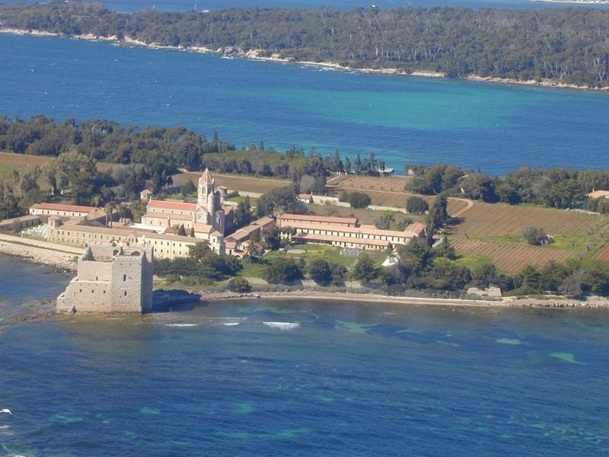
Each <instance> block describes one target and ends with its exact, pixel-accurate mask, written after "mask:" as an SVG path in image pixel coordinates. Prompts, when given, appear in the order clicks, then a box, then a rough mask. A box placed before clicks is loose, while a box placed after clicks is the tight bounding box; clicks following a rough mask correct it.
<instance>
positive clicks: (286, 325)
mask: <svg viewBox="0 0 609 457" xmlns="http://www.w3.org/2000/svg"><path fill="white" fill-rule="evenodd" d="M263 324H264V325H266V326H267V327H271V328H278V329H279V330H292V329H295V328H298V327H300V324H299V323H296V322H263Z"/></svg>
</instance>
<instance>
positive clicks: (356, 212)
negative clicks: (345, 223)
mask: <svg viewBox="0 0 609 457" xmlns="http://www.w3.org/2000/svg"><path fill="white" fill-rule="evenodd" d="M309 209H310V211H311V213H312V214H315V215H316V216H335V217H357V219H358V220H359V222H360V224H369V225H373V224H374V221H376V220H377V219H379V218H380V217H381V216H382V215H383V214H392V215H393V218H394V220H395V221H396V222H397V221H402V220H404V221H405V220H408V219H410V220H412V221H413V222H422V221H424V220H425V216H419V215H415V214H404V213H400V212H397V211H373V210H371V209H353V208H347V207H343V206H333V205H309Z"/></svg>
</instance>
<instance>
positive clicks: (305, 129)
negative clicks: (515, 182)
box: [0, 34, 609, 174]
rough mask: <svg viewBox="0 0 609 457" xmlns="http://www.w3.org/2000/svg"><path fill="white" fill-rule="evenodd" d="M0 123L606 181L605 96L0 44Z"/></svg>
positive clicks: (35, 42) (7, 39)
mask: <svg viewBox="0 0 609 457" xmlns="http://www.w3.org/2000/svg"><path fill="white" fill-rule="evenodd" d="M0 55H2V56H3V65H2V66H0V78H1V80H2V85H1V86H0V112H4V113H7V114H9V115H19V116H21V117H29V116H32V115H35V114H45V115H47V116H50V117H54V118H55V119H56V120H58V121H61V120H64V119H66V118H69V117H74V118H76V119H77V120H84V119H92V118H103V119H113V120H116V121H118V122H121V123H124V124H137V125H140V126H143V125H157V126H177V125H184V126H186V127H188V128H191V129H194V130H196V131H198V132H200V133H204V134H207V135H211V133H212V132H213V131H214V130H216V131H218V133H219V134H220V136H221V137H222V138H225V139H227V140H228V141H230V142H232V143H234V144H236V145H237V146H242V145H249V144H257V143H258V142H259V141H261V140H262V141H264V142H265V144H266V146H267V147H268V146H272V147H275V148H278V149H280V150H285V149H287V148H290V147H292V146H299V147H304V148H305V149H306V150H308V149H309V148H310V147H316V148H317V150H318V151H319V152H321V153H323V154H330V153H332V152H333V151H334V150H336V149H337V150H339V151H340V152H341V153H342V155H343V156H349V157H350V158H351V160H353V159H354V158H355V155H356V154H361V155H362V156H368V155H369V154H370V153H375V154H376V156H377V157H381V158H383V159H385V160H386V162H387V165H388V166H391V167H394V168H396V170H397V171H398V172H400V173H401V172H403V170H404V166H405V165H406V164H413V163H425V164H432V163H437V162H449V163H455V164H458V165H462V166H464V167H467V168H472V169H481V170H482V171H484V172H486V173H491V174H504V173H506V172H508V171H510V170H513V169H515V168H517V167H518V166H520V165H531V166H541V167H552V166H564V167H570V168H607V167H608V166H609V156H608V155H607V153H606V151H607V148H606V145H607V143H608V140H609V94H606V93H590V92H584V91H574V90H557V89H545V90H542V89H538V88H527V87H517V86H508V85H500V84H488V83H473V82H464V81H445V80H435V79H422V78H409V77H399V76H381V75H369V74H356V73H350V72H344V71H327V70H322V69H320V68H317V67H311V66H303V65H298V64H281V63H270V62H256V61H248V60H244V59H232V60H231V59H222V58H218V57H216V56H212V55H203V54H195V53H189V52H178V51H159V50H150V49H143V48H138V47H120V46H114V45H112V44H109V43H96V42H87V41H77V40H69V39H65V38H41V37H24V36H15V35H9V34H0Z"/></svg>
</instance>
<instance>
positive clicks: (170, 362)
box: [0, 258, 609, 456]
mask: <svg viewBox="0 0 609 457" xmlns="http://www.w3.org/2000/svg"><path fill="white" fill-rule="evenodd" d="M12 262H13V260H8V261H7V260H6V259H3V258H0V266H3V267H5V268H6V267H7V266H10V265H11V264H12ZM19 265H22V264H19ZM24 265H26V267H31V268H32V269H33V270H35V271H38V272H39V273H40V272H42V271H43V270H44V267H32V266H31V265H27V264H24ZM26 273H27V274H29V272H28V271H22V274H26ZM34 274H36V273H34ZM41 278H42V279H40V280H39V281H37V283H36V284H37V285H39V286H40V287H41V289H40V290H39V289H38V288H37V287H32V288H31V290H30V293H24V292H21V293H15V294H13V297H12V298H11V299H10V300H8V301H5V302H3V304H2V305H0V313H2V315H6V313H7V311H8V312H14V310H15V309H17V310H18V311H19V310H20V308H22V305H20V304H19V303H18V302H19V300H20V298H19V297H24V298H25V297H30V296H31V295H30V294H32V293H33V294H34V295H35V294H36V292H38V293H41V294H42V292H43V290H48V291H49V292H50V291H51V290H53V293H55V291H56V290H57V289H61V287H62V286H63V284H62V282H64V283H65V280H64V279H62V277H61V276H58V277H57V278H54V273H47V274H45V273H43V274H42V275H41ZM45 278H53V279H52V280H50V281H48V283H47V282H45ZM5 290H6V289H2V291H3V293H6V292H4V291H5ZM0 325H3V327H2V329H1V330H0V409H4V408H8V409H10V411H11V412H12V414H6V413H5V414H0V455H7V456H8V455H24V456H43V455H44V456H66V455H68V456H69V455H74V456H78V455H85V454H86V455H100V456H102V455H125V454H126V455H153V456H154V455H158V456H161V455H163V456H165V455H227V456H228V455H260V454H270V453H272V454H274V455H307V456H310V455H345V453H348V454H350V455H361V456H367V455H371V454H373V453H379V452H380V453H382V455H445V454H448V453H450V454H451V455H463V456H466V455H467V456H471V455H556V456H569V455H573V456H581V455H602V454H604V453H606V452H607V451H608V450H609V433H608V432H607V417H608V416H607V411H608V410H609V395H608V394H609V392H608V390H609V387H608V386H607V383H606V378H607V376H608V374H609V373H608V370H609V368H608V367H609V363H608V362H609V360H608V358H609V356H608V355H607V352H606V347H607V345H608V343H609V314H608V313H607V312H603V311H596V310H586V311H581V310H577V311H575V310H513V309H485V308H451V307H427V308H425V307H416V306H413V307H404V306H396V305H379V304H369V305H367V304H362V303H345V302H341V301H340V300H336V301H333V302H330V303H326V302H307V301H306V300H303V301H284V302H282V301H267V302H265V301H261V300H251V301H242V302H234V301H233V302H217V303H210V304H208V305H207V306H201V307H198V308H195V309H193V310H191V311H184V312H171V313H163V314H156V315H148V316H144V317H141V318H140V317H135V318H120V319H104V318H72V317H67V318H57V319H51V320H47V321H33V322H27V323H22V322H17V321H14V320H11V319H8V320H6V321H4V322H0Z"/></svg>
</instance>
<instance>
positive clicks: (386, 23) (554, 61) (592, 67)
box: [0, 0, 609, 87]
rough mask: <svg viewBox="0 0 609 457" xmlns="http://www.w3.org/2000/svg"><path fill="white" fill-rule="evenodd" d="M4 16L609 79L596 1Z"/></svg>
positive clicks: (1, 14) (440, 68)
mask: <svg viewBox="0 0 609 457" xmlns="http://www.w3.org/2000/svg"><path fill="white" fill-rule="evenodd" d="M0 21H1V24H2V27H4V28H19V29H25V30H41V31H47V32H52V33H58V34H64V35H79V34H92V35H95V36H98V37H117V38H118V39H123V38H125V37H128V38H131V39H134V40H138V41H142V42H145V43H147V44H153V43H154V44H158V45H162V46H174V47H177V46H180V47H184V48H190V47H205V48H209V49H212V50H214V51H216V50H217V51H219V52H227V53H239V52H248V51H251V50H254V51H259V52H260V55H261V56H266V57H270V56H274V57H278V58H285V59H291V60H295V61H311V62H329V63H335V64H339V65H341V66H344V67H350V68H354V69H361V68H368V69H395V70H398V71H403V72H406V73H411V72H415V71H432V72H440V73H444V74H446V75H447V76H449V77H467V76H471V75H478V76H481V77H496V78H510V79H515V80H520V81H529V80H537V81H541V80H551V81H554V82H557V83H565V84H574V85H578V86H589V87H607V86H608V85H609V82H608V78H607V76H608V74H609V40H608V39H607V37H609V11H606V10H600V9H586V8H565V9H562V8H561V9H553V8H548V9H541V10H502V9H489V8H480V9H477V10H472V9H469V8H463V7H432V8H421V7H408V8H394V9H390V10H382V9H379V8H377V7H374V6H371V7H368V8H356V9H354V10H351V11H345V10H331V9H327V8H324V7H320V8H318V9H317V10H305V9H292V8H274V9H261V8H239V9H227V10H220V11H208V12H196V11H190V12H184V13H178V12H159V11H154V10H146V11H141V12H137V13H132V14H127V13H118V12H114V11H109V10H107V9H106V8H105V7H104V6H103V5H102V4H101V3H81V2H80V1H76V0H73V1H71V2H64V1H62V0H53V1H52V2H51V3H50V4H44V5H35V4H21V5H20V4H12V5H0Z"/></svg>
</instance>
